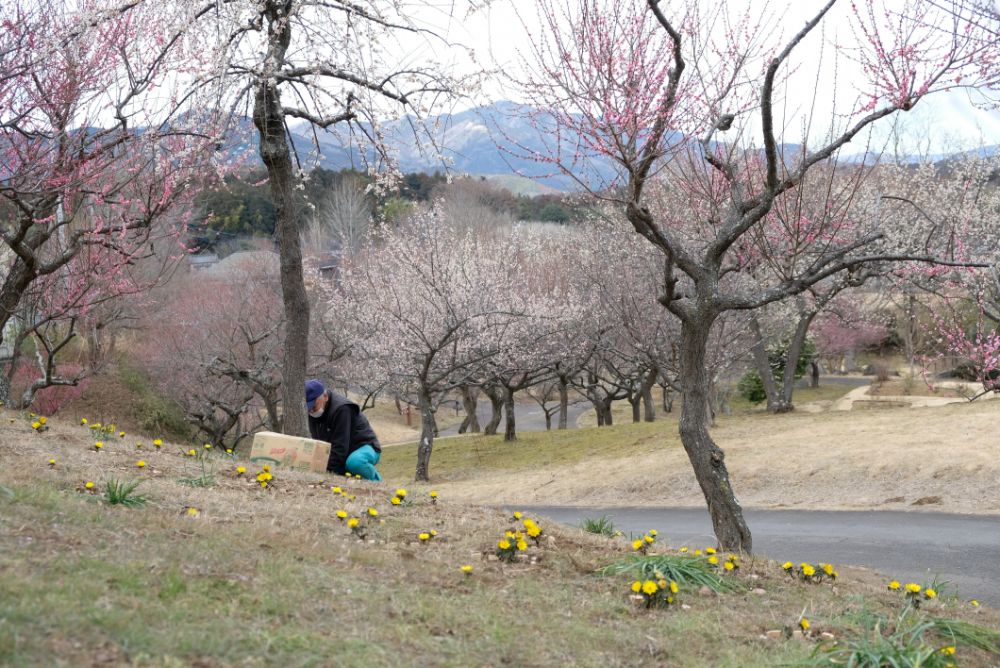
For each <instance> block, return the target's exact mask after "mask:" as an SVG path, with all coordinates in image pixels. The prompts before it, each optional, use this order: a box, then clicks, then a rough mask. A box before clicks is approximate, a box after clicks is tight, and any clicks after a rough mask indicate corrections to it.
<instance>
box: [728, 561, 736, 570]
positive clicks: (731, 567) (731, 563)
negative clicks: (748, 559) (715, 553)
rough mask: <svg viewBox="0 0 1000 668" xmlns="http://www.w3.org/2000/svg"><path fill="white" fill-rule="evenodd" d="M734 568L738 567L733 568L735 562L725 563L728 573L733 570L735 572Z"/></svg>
mask: <svg viewBox="0 0 1000 668" xmlns="http://www.w3.org/2000/svg"><path fill="white" fill-rule="evenodd" d="M734 568H736V567H735V566H733V562H731V561H727V562H726V563H725V569H726V570H727V571H731V570H733V569H734Z"/></svg>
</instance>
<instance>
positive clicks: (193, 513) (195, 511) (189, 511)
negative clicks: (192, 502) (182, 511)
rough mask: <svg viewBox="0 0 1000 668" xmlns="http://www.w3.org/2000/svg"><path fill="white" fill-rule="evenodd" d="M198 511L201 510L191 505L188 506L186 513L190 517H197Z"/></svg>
mask: <svg viewBox="0 0 1000 668" xmlns="http://www.w3.org/2000/svg"><path fill="white" fill-rule="evenodd" d="M200 512H201V511H200V510H198V509H197V508H195V507H194V506H191V507H190V508H188V509H187V514H188V515H190V516H191V517H197V516H198V514H199V513H200Z"/></svg>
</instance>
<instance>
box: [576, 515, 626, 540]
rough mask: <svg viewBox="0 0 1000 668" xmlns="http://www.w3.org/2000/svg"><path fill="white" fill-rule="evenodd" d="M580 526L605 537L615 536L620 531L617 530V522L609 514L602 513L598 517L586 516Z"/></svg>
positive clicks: (588, 531)
mask: <svg viewBox="0 0 1000 668" xmlns="http://www.w3.org/2000/svg"><path fill="white" fill-rule="evenodd" d="M580 528H581V529H583V530H584V531H586V532H587V533H594V534H597V535H599V536H604V537H605V538H613V537H614V536H617V535H618V533H619V532H618V531H616V530H615V523H614V522H612V521H611V518H610V517H608V516H607V515H601V516H600V517H598V518H590V517H587V518H584V520H583V522H581V523H580Z"/></svg>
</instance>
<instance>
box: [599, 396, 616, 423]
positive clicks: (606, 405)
mask: <svg viewBox="0 0 1000 668" xmlns="http://www.w3.org/2000/svg"><path fill="white" fill-rule="evenodd" d="M612 401H614V400H613V399H612V398H611V396H610V395H609V396H608V398H607V399H605V400H604V401H602V402H601V410H602V411H603V412H604V426H605V427H610V426H612V425H613V424H614V423H615V419H614V417H613V416H612V415H611V402H612Z"/></svg>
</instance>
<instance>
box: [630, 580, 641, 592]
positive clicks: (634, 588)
mask: <svg viewBox="0 0 1000 668" xmlns="http://www.w3.org/2000/svg"><path fill="white" fill-rule="evenodd" d="M632 591H634V592H635V593H636V594H638V593H639V592H640V591H642V583H641V582H639V581H638V580H636V581H635V582H633V583H632Z"/></svg>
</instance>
